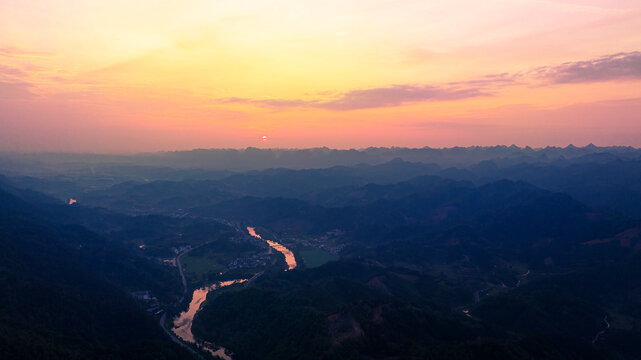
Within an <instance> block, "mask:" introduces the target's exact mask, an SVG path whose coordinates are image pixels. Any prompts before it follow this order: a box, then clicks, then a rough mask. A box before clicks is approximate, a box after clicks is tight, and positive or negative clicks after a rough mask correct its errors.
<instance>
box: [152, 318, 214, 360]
mask: <svg viewBox="0 0 641 360" xmlns="http://www.w3.org/2000/svg"><path fill="white" fill-rule="evenodd" d="M166 319H167V313H163V314H162V316H161V317H160V327H161V328H162V330H163V331H164V332H165V334H167V336H169V338H171V341H173V342H175V343H176V344H178V345H180V346H182V347H184V348H185V349H187V350H189V351H190V352H191V353H192V354H194V355H196V356H198V358H199V359H200V360H205V358H204V357H203V356H202V355H200V354H199V353H197V352H196V350H194V349H192V348H191V346H189V345H187V344H185V343H184V342H182V341H181V340H180V339H179V338H177V337H176V335H174V334H173V333H172V332H171V331H170V330H169V329H167V328H166V327H165V320H166Z"/></svg>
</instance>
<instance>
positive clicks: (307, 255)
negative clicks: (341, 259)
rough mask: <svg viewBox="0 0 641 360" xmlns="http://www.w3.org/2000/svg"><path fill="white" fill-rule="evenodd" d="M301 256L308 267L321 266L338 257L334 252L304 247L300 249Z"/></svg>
mask: <svg viewBox="0 0 641 360" xmlns="http://www.w3.org/2000/svg"><path fill="white" fill-rule="evenodd" d="M300 256H301V257H302V258H303V261H304V262H305V266H307V267H308V268H315V267H319V266H321V265H323V264H326V263H328V262H330V261H334V260H337V259H338V258H337V257H336V256H335V255H334V254H332V253H330V252H327V251H325V250H320V249H303V250H301V251H300Z"/></svg>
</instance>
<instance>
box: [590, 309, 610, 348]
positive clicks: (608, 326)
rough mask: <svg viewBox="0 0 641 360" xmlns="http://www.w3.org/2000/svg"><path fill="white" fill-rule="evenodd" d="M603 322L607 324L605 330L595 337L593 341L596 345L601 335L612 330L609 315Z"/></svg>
mask: <svg viewBox="0 0 641 360" xmlns="http://www.w3.org/2000/svg"><path fill="white" fill-rule="evenodd" d="M603 322H604V323H605V328H604V329H603V330H601V331H599V332H598V333H596V336H595V337H594V340H592V344H594V343H596V342H597V341H599V337H601V335H603V334H605V332H606V330H608V329H609V328H610V323H609V322H608V316H607V315H606V316H605V317H604V318H603Z"/></svg>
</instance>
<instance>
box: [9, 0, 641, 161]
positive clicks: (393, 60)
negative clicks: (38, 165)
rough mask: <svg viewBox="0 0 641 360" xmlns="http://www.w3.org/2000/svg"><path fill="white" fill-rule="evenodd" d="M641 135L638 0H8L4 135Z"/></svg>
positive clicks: (297, 143)
mask: <svg viewBox="0 0 641 360" xmlns="http://www.w3.org/2000/svg"><path fill="white" fill-rule="evenodd" d="M589 143H594V144H596V145H632V146H637V147H639V146H641V1H639V0H536V1H535V0H485V1H477V0H447V1H445V0H444V1H441V0H430V1H426V0H394V1H389V0H340V1H338V0H323V1H320V0H307V1H305V0H270V1H255V0H242V1H241V0H233V1H227V0H182V1H167V0H154V1H151V0H138V1H130V0H110V1H91V0H85V1H81V0H38V1H15V0H0V151H25V152H31V151H56V152H58V151H60V152H109V153H131V152H141V151H163V150H184V149H193V148H244V147H249V146H253V147H278V148H306V147H317V146H328V147H332V148H363V147H369V146H407V147H423V146H430V147H448V146H468V145H497V144H505V145H510V144H516V145H519V146H525V145H529V146H533V147H542V146H547V145H554V146H566V145H568V144H574V145H577V146H581V145H587V144H589Z"/></svg>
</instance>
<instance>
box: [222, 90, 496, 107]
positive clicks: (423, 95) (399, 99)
mask: <svg viewBox="0 0 641 360" xmlns="http://www.w3.org/2000/svg"><path fill="white" fill-rule="evenodd" d="M490 95H491V94H490V93H489V92H486V91H484V90H483V89H482V88H480V87H467V88H461V87H441V86H432V85H392V86H389V87H381V88H373V89H363V90H351V91H348V92H346V93H343V94H341V95H340V96H339V97H338V98H336V99H333V100H327V101H312V100H300V99H265V100H262V99H248V98H237V97H231V98H224V99H218V100H216V102H219V103H248V104H255V105H259V106H269V107H276V108H280V107H308V108H318V109H327V110H339V111H345V110H358V109H371V108H380V107H390V106H399V105H403V104H407V103H413V102H422V101H453V100H462V99H467V98H472V97H478V96H490Z"/></svg>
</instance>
